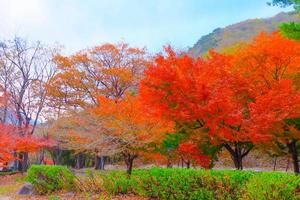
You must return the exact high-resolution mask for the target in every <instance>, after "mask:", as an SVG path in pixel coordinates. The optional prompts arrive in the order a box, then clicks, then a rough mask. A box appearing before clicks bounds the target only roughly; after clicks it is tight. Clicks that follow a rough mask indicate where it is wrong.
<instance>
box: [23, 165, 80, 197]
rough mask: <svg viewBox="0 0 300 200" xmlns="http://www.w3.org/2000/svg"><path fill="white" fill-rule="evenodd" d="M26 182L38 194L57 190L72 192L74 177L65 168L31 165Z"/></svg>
mask: <svg viewBox="0 0 300 200" xmlns="http://www.w3.org/2000/svg"><path fill="white" fill-rule="evenodd" d="M27 180H28V181H29V182H30V183H31V184H32V185H33V186H34V189H35V190H36V192H37V193H39V194H46V193H51V192H53V191H57V190H63V189H64V190H72V189H73V187H74V180H75V175H74V174H73V173H72V172H71V171H70V170H69V169H68V168H67V167H65V166H51V165H32V166H31V167H30V168H29V170H28V176H27Z"/></svg>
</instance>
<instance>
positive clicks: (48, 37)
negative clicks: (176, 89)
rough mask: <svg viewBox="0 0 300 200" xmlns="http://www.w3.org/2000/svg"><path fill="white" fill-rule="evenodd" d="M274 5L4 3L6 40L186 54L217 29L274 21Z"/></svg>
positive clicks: (236, 0) (1, 19)
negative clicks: (104, 45)
mask: <svg viewBox="0 0 300 200" xmlns="http://www.w3.org/2000/svg"><path fill="white" fill-rule="evenodd" d="M267 1H268V0H0V38H1V39H3V38H6V39H7V38H10V37H12V36H14V35H19V36H22V37H25V38H27V39H29V40H41V41H43V42H44V43H47V44H50V45H51V44H53V43H59V44H61V45H63V46H65V48H66V50H67V51H68V52H74V51H77V50H80V49H83V48H86V47H91V46H94V45H97V44H101V43H104V42H118V41H126V42H128V43H129V44H131V45H132V46H137V47H147V49H148V50H149V51H150V52H153V53H154V52H157V51H160V50H161V48H162V46H163V45H165V44H171V45H173V46H174V47H176V48H178V49H186V48H187V47H189V46H192V45H193V44H194V43H196V42H197V40H198V39H199V38H200V37H201V36H202V35H205V34H207V33H209V32H211V31H212V30H214V29H215V28H217V27H224V26H227V25H230V24H232V23H236V22H239V21H242V20H245V19H249V18H261V17H271V16H273V15H275V14H277V13H278V12H280V11H283V9H282V8H277V7H270V6H267V5H266V2H267Z"/></svg>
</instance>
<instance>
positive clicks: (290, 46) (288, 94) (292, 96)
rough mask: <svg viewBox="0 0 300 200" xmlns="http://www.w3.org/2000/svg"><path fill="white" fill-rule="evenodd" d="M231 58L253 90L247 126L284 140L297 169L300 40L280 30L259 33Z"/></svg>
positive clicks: (297, 171) (275, 138)
mask: <svg viewBox="0 0 300 200" xmlns="http://www.w3.org/2000/svg"><path fill="white" fill-rule="evenodd" d="M233 60H234V61H233V65H234V67H235V68H236V70H238V71H239V73H241V74H242V75H243V76H244V77H245V78H246V79H247V81H248V83H249V88H251V92H252V94H253V95H252V96H253V102H254V103H253V104H252V105H251V109H250V116H251V120H252V122H251V123H250V127H249V129H250V130H252V131H254V132H264V134H269V135H270V136H271V137H272V141H276V142H280V143H281V144H284V145H285V146H286V147H287V149H288V152H289V153H290V155H291V157H292V159H293V161H294V162H293V163H294V170H295V172H296V173H299V164H298V156H297V154H298V152H297V148H296V146H297V142H298V140H299V137H300V133H299V129H300V128H299V127H300V126H299V125H297V124H299V122H298V120H299V117H300V114H299V103H300V102H299V99H298V96H299V92H300V90H299V89H300V84H299V83H300V65H299V63H300V43H299V42H298V41H294V40H290V39H287V38H285V37H283V36H282V35H281V34H280V33H279V32H274V33H272V34H266V33H261V34H260V35H258V36H257V37H256V38H255V39H254V40H253V42H252V43H250V44H248V45H245V46H244V47H243V48H242V49H240V50H239V51H238V52H237V53H236V54H235V55H234V59H233ZM279 124H280V125H279ZM297 126H298V128H297ZM297 129H298V131H297ZM266 130H268V131H266Z"/></svg>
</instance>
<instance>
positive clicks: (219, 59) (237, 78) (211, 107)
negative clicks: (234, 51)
mask: <svg viewBox="0 0 300 200" xmlns="http://www.w3.org/2000/svg"><path fill="white" fill-rule="evenodd" d="M166 53H167V56H163V55H158V56H157V57H156V59H155V61H154V63H153V64H152V65H150V66H149V68H148V69H147V70H146V75H145V79H144V80H143V81H142V84H141V88H140V92H141V96H142V99H143V102H144V103H145V105H147V106H149V108H151V109H153V111H154V112H155V113H156V114H158V115H161V116H164V117H167V118H168V119H172V120H174V121H176V122H178V123H181V124H185V123H188V124H189V125H190V127H191V129H195V135H196V136H197V135H199V136H201V135H203V134H204V135H205V134H206V135H207V134H208V136H209V138H210V139H211V141H212V143H213V144H215V145H222V146H223V147H224V148H225V149H226V150H227V151H228V152H229V153H230V155H231V156H232V159H233V161H234V164H235V167H236V168H237V169H243V164H242V160H243V158H244V157H245V156H247V155H248V153H249V152H250V151H251V149H252V148H253V143H255V142H261V141H265V140H267V139H268V136H265V135H260V134H256V133H253V132H249V131H248V130H247V129H246V126H244V125H245V124H246V123H245V122H246V121H248V120H249V115H248V114H247V113H248V112H249V111H248V105H249V102H250V99H251V97H252V96H251V95H252V91H251V90H250V89H251V88H249V87H248V85H249V84H248V80H247V79H245V78H244V77H243V76H242V75H241V74H238V73H236V72H235V70H234V68H233V66H232V57H231V56H225V55H221V54H218V53H215V52H210V56H209V57H208V58H207V59H201V58H199V59H197V60H193V59H192V58H190V57H189V56H187V55H176V53H175V52H174V51H173V50H172V49H170V48H167V49H166ZM204 130H208V131H206V132H205V131H204Z"/></svg>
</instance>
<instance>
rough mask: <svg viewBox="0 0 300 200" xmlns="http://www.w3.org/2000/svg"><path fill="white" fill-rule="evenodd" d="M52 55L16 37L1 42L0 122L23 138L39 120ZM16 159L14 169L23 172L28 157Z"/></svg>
mask: <svg viewBox="0 0 300 200" xmlns="http://www.w3.org/2000/svg"><path fill="white" fill-rule="evenodd" d="M54 52H55V50H54V49H51V48H48V47H45V46H43V45H42V44H41V43H40V42H36V43H30V42H28V41H26V40H23V39H21V38H18V37H16V38H14V39H13V40H8V41H2V42H1V45H0V85H1V86H2V90H3V91H2V92H3V93H4V95H5V97H6V98H7V101H6V103H5V104H4V105H3V109H2V111H1V112H2V113H3V115H2V122H3V123H13V124H15V125H16V126H17V127H18V134H19V135H20V136H22V137H24V138H26V137H27V136H28V137H30V136H31V135H32V134H33V133H34V131H35V128H36V126H37V124H38V122H39V120H40V119H41V114H42V111H43V109H44V107H45V101H46V98H47V92H46V90H45V84H47V82H48V81H49V80H50V79H51V77H52V76H53V75H54V73H55V68H53V67H54V66H53V65H52V57H53V53H54ZM19 157H20V161H19V162H16V166H15V167H16V168H19V170H22V171H24V170H26V169H27V167H28V153H27V152H24V153H23V152H19ZM17 165H18V166H17Z"/></svg>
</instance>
